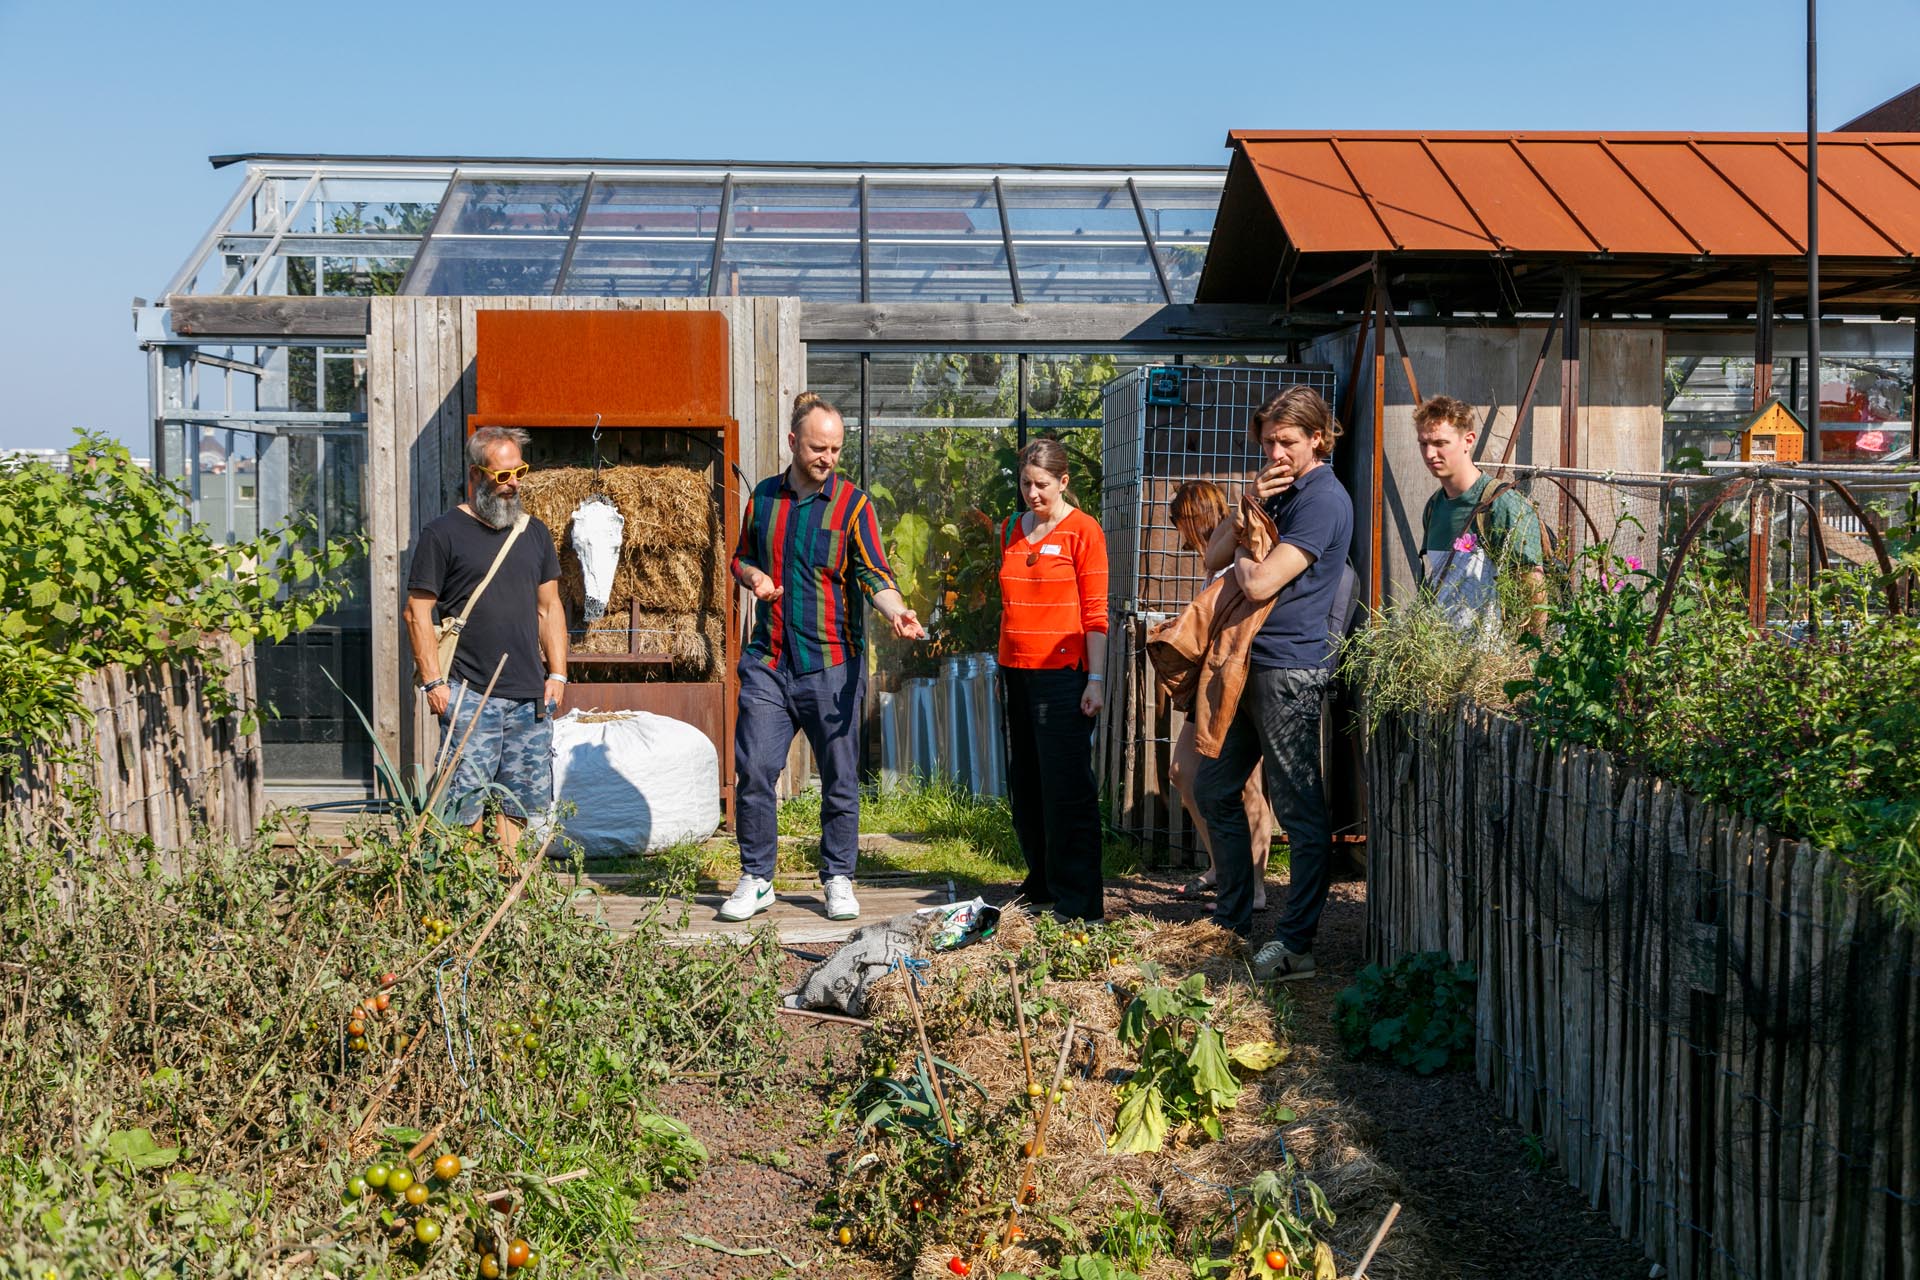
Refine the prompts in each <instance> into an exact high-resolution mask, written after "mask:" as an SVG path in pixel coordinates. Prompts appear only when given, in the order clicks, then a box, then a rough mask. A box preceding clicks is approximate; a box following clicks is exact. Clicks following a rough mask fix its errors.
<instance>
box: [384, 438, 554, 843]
mask: <svg viewBox="0 0 1920 1280" xmlns="http://www.w3.org/2000/svg"><path fill="white" fill-rule="evenodd" d="M529 439H530V437H529V436H528V435H527V433H526V432H525V431H522V430H520V429H518V428H509V427H482V428H480V429H479V430H478V431H475V432H474V433H473V434H472V435H471V436H469V437H468V438H467V477H468V483H469V485H470V487H471V492H472V495H473V496H472V498H471V499H470V500H469V501H467V502H463V503H461V504H460V505H459V506H457V507H455V508H454V509H453V510H451V511H449V512H447V513H446V514H445V515H443V516H441V517H439V518H438V519H436V520H434V521H432V522H431V523H429V524H428V525H427V526H426V527H425V528H424V529H422V530H421V531H420V538H419V540H418V542H417V543H416V544H415V546H414V549H413V567H412V569H411V571H410V572H409V573H408V575H407V638H408V640H409V641H410V642H411V644H412V646H413V663H414V670H415V673H416V674H417V676H418V679H419V682H420V688H421V689H422V691H424V692H425V694H426V697H427V706H428V708H429V709H431V710H432V712H433V714H434V715H436V716H438V717H439V719H440V731H441V733H442V734H443V735H451V736H452V738H453V740H454V741H455V742H458V741H459V740H460V738H461V736H462V735H467V738H466V748H465V749H464V750H463V751H462V752H461V755H460V759H459V762H458V763H457V764H456V765H455V766H454V774H453V778H452V780H451V781H450V782H449V783H448V784H447V795H448V797H449V798H450V799H451V802H452V804H453V805H454V808H455V820H456V821H458V822H461V823H465V824H468V825H471V826H472V827H473V828H474V829H475V830H476V831H478V830H479V829H480V826H481V824H482V822H483V821H484V820H485V819H484V811H485V809H486V807H487V805H486V802H487V799H488V797H490V796H491V797H493V798H494V799H495V801H496V805H495V807H496V809H497V816H496V827H497V830H498V832H499V835H500V845H501V850H502V853H503V854H511V853H512V851H513V850H514V848H515V846H517V845H518V844H519V841H520V834H521V832H522V830H523V829H524V827H525V826H526V824H527V822H528V821H529V819H530V818H538V817H539V816H540V815H542V814H544V813H546V811H547V810H548V809H549V808H551V807H552V803H553V760H552V756H553V712H554V709H555V707H556V705H557V704H558V703H559V700H560V695H561V693H562V692H563V691H564V690H565V689H566V684H567V621H566V614H565V612H564V611H563V610H562V608H561V605H560V558H559V556H557V555H556V554H555V553H554V549H553V537H552V535H551V534H549V533H548V532H547V527H546V526H545V525H544V524H542V523H541V522H540V521H538V520H536V519H534V518H533V517H532V516H530V515H528V514H527V513H526V512H525V511H524V510H522V509H521V506H520V480H521V477H523V476H525V475H526V474H527V464H526V463H525V462H524V461H523V460H522V457H521V451H522V450H523V449H524V448H525V447H526V444H527V441H528V440H529ZM448 618H459V619H462V622H461V623H460V626H459V629H458V631H459V641H458V643H457V645H456V646H455V648H454V651H453V661H452V663H451V664H450V669H449V670H446V671H442V670H440V650H441V628H440V626H439V625H438V624H439V623H441V622H442V621H443V620H445V619H448ZM502 655H505V658H506V663H505V665H504V666H502V665H501V657H502ZM496 667H499V670H500V675H499V678H498V679H497V680H494V669H495V668H496ZM489 680H494V685H493V694H492V696H491V697H488V698H486V699H485V703H486V705H485V706H482V705H481V701H482V697H481V695H482V694H483V693H484V692H485V691H486V688H487V682H488V681H489ZM469 724H472V725H473V729H472V731H471V733H470V734H469V732H468V728H467V726H468V725H469Z"/></svg>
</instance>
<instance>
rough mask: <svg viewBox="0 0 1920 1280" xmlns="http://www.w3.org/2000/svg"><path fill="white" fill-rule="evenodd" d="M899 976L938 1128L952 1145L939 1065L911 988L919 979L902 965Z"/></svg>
mask: <svg viewBox="0 0 1920 1280" xmlns="http://www.w3.org/2000/svg"><path fill="white" fill-rule="evenodd" d="M900 976H901V977H902V978H903V979H905V981H906V984H907V1007H908V1008H909V1009H912V1010H913V1030H914V1032H915V1034H917V1035H918V1036H919V1037H920V1054H921V1056H922V1057H924V1058H925V1059H926V1061H927V1079H928V1080H929V1081H930V1082H932V1084H933V1100H934V1103H935V1104H936V1105H938V1106H939V1108H940V1129H941V1132H943V1133H945V1134H946V1135H947V1145H948V1146H952V1145H953V1117H951V1116H949V1115H948V1114H947V1095H946V1093H945V1092H944V1091H943V1090H942V1089H941V1088H940V1065H939V1064H938V1063H936V1062H935V1061H934V1060H933V1046H932V1045H930V1044H928V1043H927V1024H926V1022H925V1021H924V1020H922V1019H921V1017H920V993H919V992H918V991H915V990H914V989H913V984H914V983H915V982H917V981H919V979H918V978H917V977H915V975H914V972H913V970H911V969H908V968H906V967H905V966H902V968H901V974H900Z"/></svg>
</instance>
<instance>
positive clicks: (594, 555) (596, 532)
mask: <svg viewBox="0 0 1920 1280" xmlns="http://www.w3.org/2000/svg"><path fill="white" fill-rule="evenodd" d="M572 528H573V534H572V538H573V553H574V554H575V555H577V556H579V557H580V577H581V582H582V585H583V586H584V587H585V588H586V596H587V605H586V609H585V610H584V611H583V612H584V615H585V618H586V620H587V621H588V622H592V621H594V620H595V619H597V618H599V617H600V616H601V615H603V614H605V613H606V611H607V596H608V594H609V593H610V592H612V590H613V574H614V570H615V569H617V568H619V567H620V541H621V539H622V537H623V536H624V535H625V534H626V530H627V518H626V517H625V516H623V515H621V514H620V512H619V510H618V509H617V508H616V507H615V506H614V505H613V503H611V502H609V501H608V500H607V499H606V498H605V497H604V496H602V495H601V494H597V493H595V494H589V495H588V496H587V497H586V498H585V499H583V500H582V501H581V503H580V505H579V506H577V507H575V508H574V509H573V525H572Z"/></svg>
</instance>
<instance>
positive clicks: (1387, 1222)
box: [1353, 1200, 1400, 1280]
mask: <svg viewBox="0 0 1920 1280" xmlns="http://www.w3.org/2000/svg"><path fill="white" fill-rule="evenodd" d="M1399 1216H1400V1202H1399V1201H1398V1200H1396V1201H1394V1202H1393V1204H1392V1206H1391V1207H1389V1208H1388V1209H1387V1216H1386V1217H1385V1218H1382V1219H1381V1220H1380V1229H1379V1230H1378V1231H1376V1232H1374V1233H1373V1243H1372V1244H1370V1245H1368V1246H1367V1251H1366V1252H1365V1253H1364V1254H1361V1255H1360V1265H1359V1266H1358V1267H1357V1268H1355V1269H1354V1273H1353V1280H1366V1275H1367V1264H1368V1263H1370V1262H1372V1261H1373V1255H1374V1254H1375V1253H1376V1252H1378V1251H1379V1248H1380V1242H1381V1241H1382V1240H1385V1239H1386V1238H1387V1229H1388V1228H1390V1227H1391V1226H1393V1220H1394V1219H1395V1218H1397V1217H1399Z"/></svg>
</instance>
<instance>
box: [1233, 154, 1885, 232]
mask: <svg viewBox="0 0 1920 1280" xmlns="http://www.w3.org/2000/svg"><path fill="white" fill-rule="evenodd" d="M1228 145H1230V146H1232V147H1234V148H1235V149H1236V150H1238V151H1239V152H1240V153H1241V154H1242V155H1243V156H1244V157H1245V158H1246V160H1247V162H1248V163H1249V164H1250V165H1251V166H1252V168H1253V171H1254V173H1255V174H1256V175H1257V176H1258V178H1259V182H1260V185H1261V187H1262V189H1264V191H1265V193H1266V196H1267V199H1268V200H1269V201H1270V202H1271V203H1272V205H1273V210H1274V212H1275V213H1276V214H1277V215H1278V216H1279V219H1280V225H1281V227H1282V228H1283V229H1284V230H1285V232H1286V236H1287V239H1288V240H1289V241H1290V242H1291V243H1292V244H1293V246H1294V247H1295V248H1296V249H1298V250H1299V251H1300V252H1301V253H1373V252H1387V253H1391V252H1432V253H1456V254H1457V253H1462V252H1466V253H1472V252H1476V251H1478V252H1514V253H1557V254H1593V253H1605V254H1611V255H1641V254H1650V255H1661V256H1673V255H1683V256H1689V257H1691V256H1695V255H1718V256H1726V257H1737V258H1791V257H1797V256H1800V255H1803V254H1804V253H1805V252H1806V223H1807V170H1806V146H1805V136H1804V135H1794V134H1772V133H1699V134H1690V133H1614V134H1601V133H1512V134H1508V133H1402V132H1364V133H1315V132H1295V131H1268V130H1251V129H1250V130H1235V131H1234V132H1232V133H1231V134H1229V135H1228ZM1820 187H1821V199H1820V253H1821V256H1822V257H1823V258H1824V257H1834V258H1866V259H1871V258H1881V259H1885V258H1895V259H1901V258H1912V257H1914V256H1915V255H1916V254H1920V134H1911V133H1883V134H1862V133H1843V134H1824V135H1822V136H1821V139H1820Z"/></svg>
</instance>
